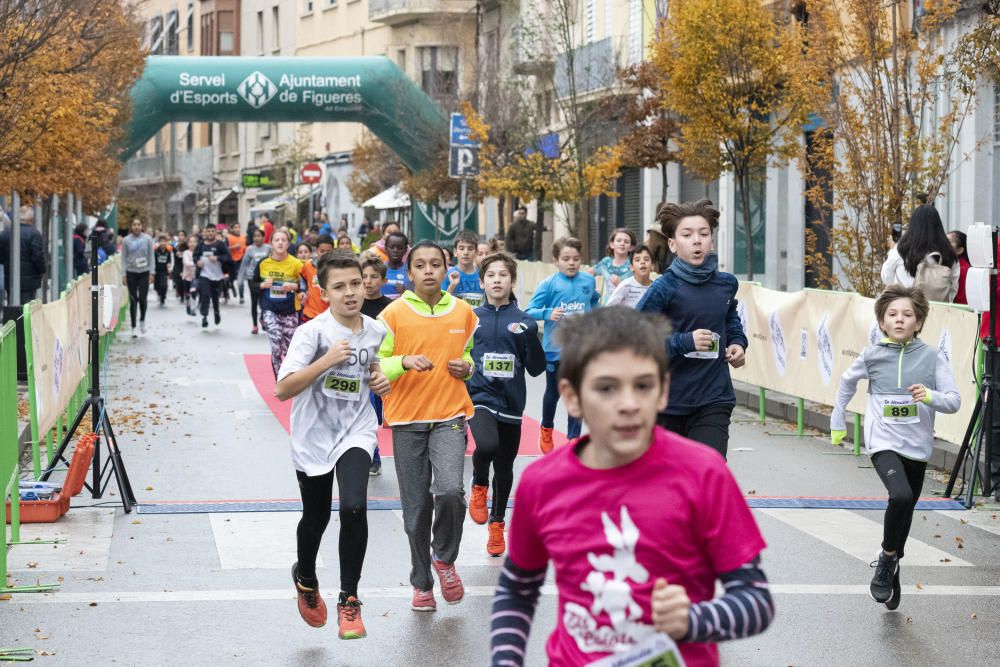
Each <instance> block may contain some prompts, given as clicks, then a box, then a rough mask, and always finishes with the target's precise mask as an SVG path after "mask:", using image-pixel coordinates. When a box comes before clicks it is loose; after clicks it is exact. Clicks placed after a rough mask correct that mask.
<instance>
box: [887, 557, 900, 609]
mask: <svg viewBox="0 0 1000 667" xmlns="http://www.w3.org/2000/svg"><path fill="white" fill-rule="evenodd" d="M902 595H903V591H902V588H901V587H900V585H899V564H898V563H897V564H896V576H894V577H893V578H892V597H891V598H889V600H888V602H886V603H885V608H886V609H888V610H889V611H895V610H896V609H897V608H898V607H899V598H900V597H902Z"/></svg>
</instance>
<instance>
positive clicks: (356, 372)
mask: <svg viewBox="0 0 1000 667" xmlns="http://www.w3.org/2000/svg"><path fill="white" fill-rule="evenodd" d="M361 384H362V383H361V369H359V368H353V369H352V368H334V369H333V370H331V371H330V372H329V373H328V374H327V376H326V377H325V378H323V393H324V394H326V395H327V396H330V397H331V398H339V399H341V400H343V401H357V400H360V399H361Z"/></svg>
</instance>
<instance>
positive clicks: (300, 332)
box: [278, 310, 386, 477]
mask: <svg viewBox="0 0 1000 667" xmlns="http://www.w3.org/2000/svg"><path fill="white" fill-rule="evenodd" d="M361 320H362V323H363V324H362V329H361V331H359V332H358V333H352V332H351V330H350V329H348V328H346V327H344V326H342V325H341V324H340V323H338V322H337V320H336V319H334V317H333V315H331V314H330V311H329V310H327V311H324V312H323V313H322V314H320V315H318V316H317V317H316V318H315V319H312V320H310V321H308V322H306V323H305V324H303V325H302V326H300V327H299V328H298V329H296V330H295V335H294V336H292V342H291V344H290V345H289V346H288V354H286V355H285V360H284V361H283V362H282V364H281V368H280V369H279V371H278V379H279V380H280V379H282V378H284V377H286V376H288V375H291V374H292V373H294V372H296V371H300V370H302V369H303V368H305V367H306V366H308V365H309V364H311V363H312V362H314V361H315V360H316V359H319V358H320V357H321V356H323V355H324V354H326V352H327V350H329V349H330V346H331V345H332V344H333V343H334V342H335V341H339V340H345V339H346V340H348V341H349V342H350V344H351V352H352V353H353V355H352V357H351V359H349V360H348V361H346V362H344V363H343V364H341V365H340V366H334V367H333V368H331V369H330V370H329V371H327V372H325V373H323V374H322V375H321V376H319V377H318V378H317V379H316V381H315V382H314V383H313V384H312V386H310V387H308V388H307V389H305V390H304V391H303V392H302V393H301V394H299V395H298V396H296V397H295V398H293V399H292V420H291V421H292V425H291V426H292V427H291V431H292V434H291V445H292V464H293V465H294V466H295V469H296V470H301V471H302V472H304V473H305V474H307V475H309V476H310V477H316V476H318V475H324V474H326V473H328V472H330V471H331V470H333V467H334V466H335V465H336V464H337V460H338V459H339V458H340V456H341V455H342V454H343V453H344V452H346V451H347V450H348V449H350V448H351V447H360V448H362V449H364V450H366V451H367V452H368V453H369V454H372V452H374V451H375V446H376V444H377V443H378V440H377V433H378V421H376V419H375V410H374V409H373V408H372V406H371V402H370V401H369V394H370V390H369V388H368V382H369V380H370V379H371V373H370V372H369V366H370V365H371V364H372V363H373V362H377V361H378V355H377V354H376V353H377V352H378V348H379V346H380V345H381V344H382V338H384V337H385V333H386V330H385V327H384V326H383V325H382V324H381V323H380V322H377V321H375V320H373V319H372V318H370V317H368V316H366V315H362V316H361Z"/></svg>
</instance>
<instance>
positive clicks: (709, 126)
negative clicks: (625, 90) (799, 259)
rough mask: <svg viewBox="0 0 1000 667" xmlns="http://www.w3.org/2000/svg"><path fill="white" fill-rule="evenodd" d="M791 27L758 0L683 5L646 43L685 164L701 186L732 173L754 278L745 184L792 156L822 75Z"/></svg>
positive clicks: (687, 0)
mask: <svg viewBox="0 0 1000 667" xmlns="http://www.w3.org/2000/svg"><path fill="white" fill-rule="evenodd" d="M803 46H804V42H803V35H802V32H801V30H800V29H799V26H798V25H797V24H796V23H794V22H791V23H789V22H788V21H786V20H781V19H780V18H779V17H778V15H777V14H775V13H774V12H772V11H771V10H770V9H767V8H765V7H764V6H763V3H762V2H760V0H684V2H678V3H676V4H674V5H673V8H672V11H671V13H670V16H669V17H668V18H667V20H666V21H665V22H664V23H663V24H662V27H661V33H660V36H659V38H658V39H657V40H656V41H655V42H654V43H653V46H652V55H651V61H652V62H653V64H654V65H655V66H656V67H657V69H658V70H659V71H660V72H661V76H662V82H661V85H660V88H659V98H658V99H659V102H660V103H661V104H662V105H663V107H664V108H665V109H667V110H668V111H669V112H671V113H673V114H676V116H677V118H678V123H679V124H680V139H679V141H678V144H679V148H680V154H681V159H682V161H683V162H684V165H685V167H687V168H688V169H690V170H691V171H693V172H694V173H696V174H698V175H699V176H700V177H702V178H704V179H706V180H713V179H715V178H718V176H719V174H720V173H721V172H723V171H728V172H732V174H733V178H734V180H735V182H736V191H737V196H738V197H739V202H740V204H741V208H742V218H743V221H742V222H743V231H744V234H745V236H746V257H747V277H748V278H750V279H751V280H752V279H753V274H754V271H753V234H752V220H751V211H750V186H751V182H752V181H753V179H754V178H756V177H758V175H759V174H761V173H762V172H763V171H764V169H765V168H766V167H767V165H768V164H769V163H770V162H782V161H786V160H788V159H791V158H794V157H797V156H798V155H799V154H800V151H801V147H800V144H799V140H800V137H801V134H802V128H803V126H804V125H805V123H806V121H807V119H808V117H809V112H810V111H811V110H812V109H813V105H814V104H815V103H816V100H817V99H820V96H821V95H822V86H821V77H820V74H821V70H820V69H819V68H818V67H817V66H816V65H815V64H814V63H813V62H812V61H811V60H810V59H809V58H807V57H806V56H807V55H808V53H807V52H805V51H804V49H803Z"/></svg>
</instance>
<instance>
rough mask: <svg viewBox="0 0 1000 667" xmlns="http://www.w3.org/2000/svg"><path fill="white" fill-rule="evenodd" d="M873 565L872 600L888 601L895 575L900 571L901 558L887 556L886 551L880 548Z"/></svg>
mask: <svg viewBox="0 0 1000 667" xmlns="http://www.w3.org/2000/svg"><path fill="white" fill-rule="evenodd" d="M871 567H874V568H875V576H874V577H872V583H871V586H870V587H869V593H870V594H871V596H872V600H875V602H880V603H885V602H888V601H889V598H891V597H892V580H893V577H894V576H896V574H897V573H898V572H899V559H898V558H896V557H895V556H887V555H886V553H885V552H884V551H882V550H879V552H878V556H876V560H875V561H873V562H872V564H871Z"/></svg>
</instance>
